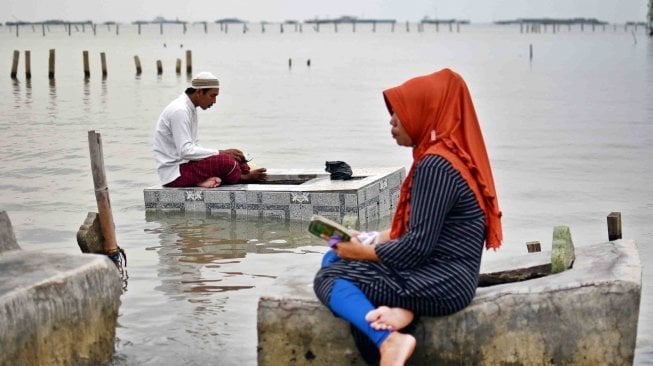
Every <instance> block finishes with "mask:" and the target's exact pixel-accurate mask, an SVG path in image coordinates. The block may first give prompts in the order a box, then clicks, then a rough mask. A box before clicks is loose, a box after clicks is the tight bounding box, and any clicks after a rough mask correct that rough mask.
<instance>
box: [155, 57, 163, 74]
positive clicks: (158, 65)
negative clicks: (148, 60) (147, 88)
mask: <svg viewBox="0 0 653 366" xmlns="http://www.w3.org/2000/svg"><path fill="white" fill-rule="evenodd" d="M156 74H157V75H161V74H163V63H162V62H161V60H156Z"/></svg>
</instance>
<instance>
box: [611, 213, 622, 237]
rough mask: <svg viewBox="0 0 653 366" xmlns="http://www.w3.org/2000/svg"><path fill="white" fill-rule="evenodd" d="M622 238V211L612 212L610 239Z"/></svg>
mask: <svg viewBox="0 0 653 366" xmlns="http://www.w3.org/2000/svg"><path fill="white" fill-rule="evenodd" d="M618 239H621V212H610V214H609V215H608V240H610V241H613V240H618Z"/></svg>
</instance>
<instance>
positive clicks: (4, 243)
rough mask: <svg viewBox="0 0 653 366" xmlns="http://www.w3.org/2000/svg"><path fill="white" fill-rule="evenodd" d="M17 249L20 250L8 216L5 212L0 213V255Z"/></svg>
mask: <svg viewBox="0 0 653 366" xmlns="http://www.w3.org/2000/svg"><path fill="white" fill-rule="evenodd" d="M18 249H20V245H18V242H17V241H16V234H14V228H13V226H11V220H9V215H7V212H5V211H0V253H2V252H6V251H8V250H18Z"/></svg>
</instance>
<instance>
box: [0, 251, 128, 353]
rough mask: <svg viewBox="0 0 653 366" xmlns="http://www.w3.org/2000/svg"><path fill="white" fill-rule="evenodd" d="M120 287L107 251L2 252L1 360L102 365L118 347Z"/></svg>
mask: <svg viewBox="0 0 653 366" xmlns="http://www.w3.org/2000/svg"><path fill="white" fill-rule="evenodd" d="M121 293H122V288H121V280H120V276H119V274H118V271H117V269H116V266H115V265H114V264H113V263H112V262H111V260H109V259H108V258H107V257H106V256H104V255H92V254H78V255H63V254H42V253H33V252H27V251H22V250H16V251H10V252H5V253H3V254H2V255H0V365H98V364H104V363H106V362H108V361H109V360H110V359H111V357H112V355H113V353H114V341H115V328H116V322H117V318H118V308H119V306H120V295H121Z"/></svg>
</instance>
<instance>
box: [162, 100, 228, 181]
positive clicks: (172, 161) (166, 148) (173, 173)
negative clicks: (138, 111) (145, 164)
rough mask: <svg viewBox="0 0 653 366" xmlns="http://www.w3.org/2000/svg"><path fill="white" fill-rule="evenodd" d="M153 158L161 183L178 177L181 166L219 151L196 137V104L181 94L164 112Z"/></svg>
mask: <svg viewBox="0 0 653 366" xmlns="http://www.w3.org/2000/svg"><path fill="white" fill-rule="evenodd" d="M153 150H154V158H155V160H156V170H157V173H158V174H159V180H160V181H161V184H167V183H170V182H172V181H174V180H175V179H177V178H178V177H179V176H180V175H181V174H180V173H179V165H181V164H183V163H186V162H188V161H190V160H199V159H204V158H206V157H208V156H211V155H216V154H219V150H215V149H207V148H204V147H201V146H200V144H199V139H198V138H197V107H195V105H193V102H191V100H190V98H189V97H188V96H187V95H186V94H185V93H182V94H181V95H180V96H179V97H178V98H177V99H175V100H173V101H172V102H170V104H168V106H167V107H166V108H165V109H164V110H163V112H161V115H160V116H159V120H158V121H157V123H156V129H155V131H154V144H153Z"/></svg>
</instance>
